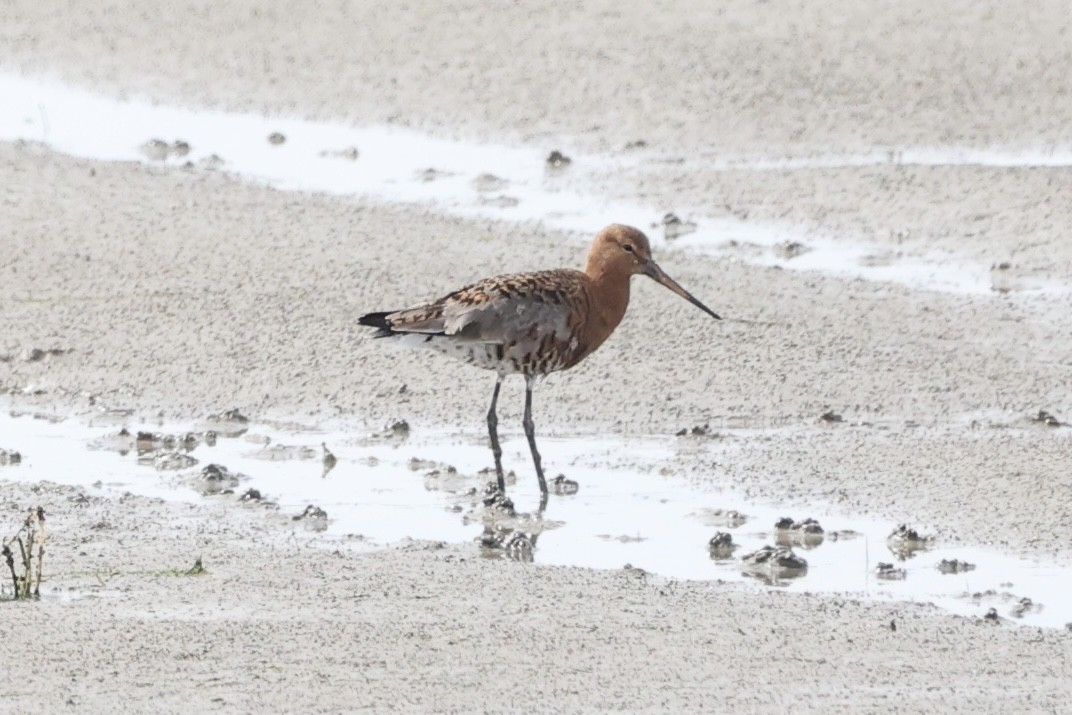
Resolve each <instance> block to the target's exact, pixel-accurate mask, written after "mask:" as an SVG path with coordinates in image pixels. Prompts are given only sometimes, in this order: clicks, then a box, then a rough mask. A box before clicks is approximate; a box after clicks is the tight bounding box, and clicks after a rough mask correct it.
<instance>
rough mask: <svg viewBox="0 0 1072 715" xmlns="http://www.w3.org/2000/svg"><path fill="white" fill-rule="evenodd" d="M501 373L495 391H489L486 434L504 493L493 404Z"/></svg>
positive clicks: (500, 453)
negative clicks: (489, 438) (489, 400)
mask: <svg viewBox="0 0 1072 715" xmlns="http://www.w3.org/2000/svg"><path fill="white" fill-rule="evenodd" d="M502 381H503V379H502V375H499V378H498V379H497V380H496V381H495V392H493V393H491V408H490V409H488V436H489V437H491V453H492V454H494V455H495V474H496V475H497V476H498V477H499V491H500V492H502V493H504V494H505V493H506V479H505V478H504V477H503V468H502V447H500V446H499V430H498V428H499V418H498V417H497V416H496V415H495V405H496V403H498V401H499V388H500V387H502Z"/></svg>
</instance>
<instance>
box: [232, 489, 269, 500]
mask: <svg viewBox="0 0 1072 715" xmlns="http://www.w3.org/2000/svg"><path fill="white" fill-rule="evenodd" d="M263 498H264V497H263V496H261V490H260V489H254V488H253V487H250V488H249V489H247V490H246V491H245V492H244V493H243V494H242V496H240V497H238V501H260V500H261V499H263Z"/></svg>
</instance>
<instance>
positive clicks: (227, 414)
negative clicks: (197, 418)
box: [206, 409, 249, 437]
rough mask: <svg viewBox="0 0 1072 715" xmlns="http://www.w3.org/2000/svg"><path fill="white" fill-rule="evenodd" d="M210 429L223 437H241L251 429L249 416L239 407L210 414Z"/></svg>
mask: <svg viewBox="0 0 1072 715" xmlns="http://www.w3.org/2000/svg"><path fill="white" fill-rule="evenodd" d="M206 421H207V422H208V423H209V429H210V430H211V431H213V432H215V433H217V434H218V435H221V436H223V437H240V436H242V435H244V434H245V433H246V432H247V431H248V430H249V418H248V417H246V416H245V415H244V414H242V413H241V412H239V411H238V410H237V409H231V410H226V411H224V412H218V413H216V414H212V415H209V416H208V419H207V420H206Z"/></svg>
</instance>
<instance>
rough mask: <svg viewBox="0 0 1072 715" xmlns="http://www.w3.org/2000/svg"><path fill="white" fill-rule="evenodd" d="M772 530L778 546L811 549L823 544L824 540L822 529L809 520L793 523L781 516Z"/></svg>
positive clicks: (824, 535) (815, 522)
mask: <svg viewBox="0 0 1072 715" xmlns="http://www.w3.org/2000/svg"><path fill="white" fill-rule="evenodd" d="M774 529H775V531H776V533H775V542H776V543H777V544H778V545H779V546H803V547H804V548H808V549H811V548H815V547H816V546H818V545H819V544H821V543H823V540H824V539H825V538H826V533H825V532H824V531H823V527H822V526H821V525H820V524H819V522H818V521H816V520H815V519H811V518H808V519H804V520H802V521H794V520H793V519H791V518H789V517H787V516H783V517H782V518H781V519H779V520H778V521H777V522H775V524H774Z"/></svg>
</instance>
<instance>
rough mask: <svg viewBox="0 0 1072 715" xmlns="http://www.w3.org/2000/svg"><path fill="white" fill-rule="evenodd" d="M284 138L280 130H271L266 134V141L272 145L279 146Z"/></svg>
mask: <svg viewBox="0 0 1072 715" xmlns="http://www.w3.org/2000/svg"><path fill="white" fill-rule="evenodd" d="M286 140H287V138H286V137H285V136H283V135H282V134H281V133H280V132H272V133H271V134H269V135H268V143H269V144H271V145H273V146H279V145H280V144H282V143H283V142H285V141H286Z"/></svg>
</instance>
